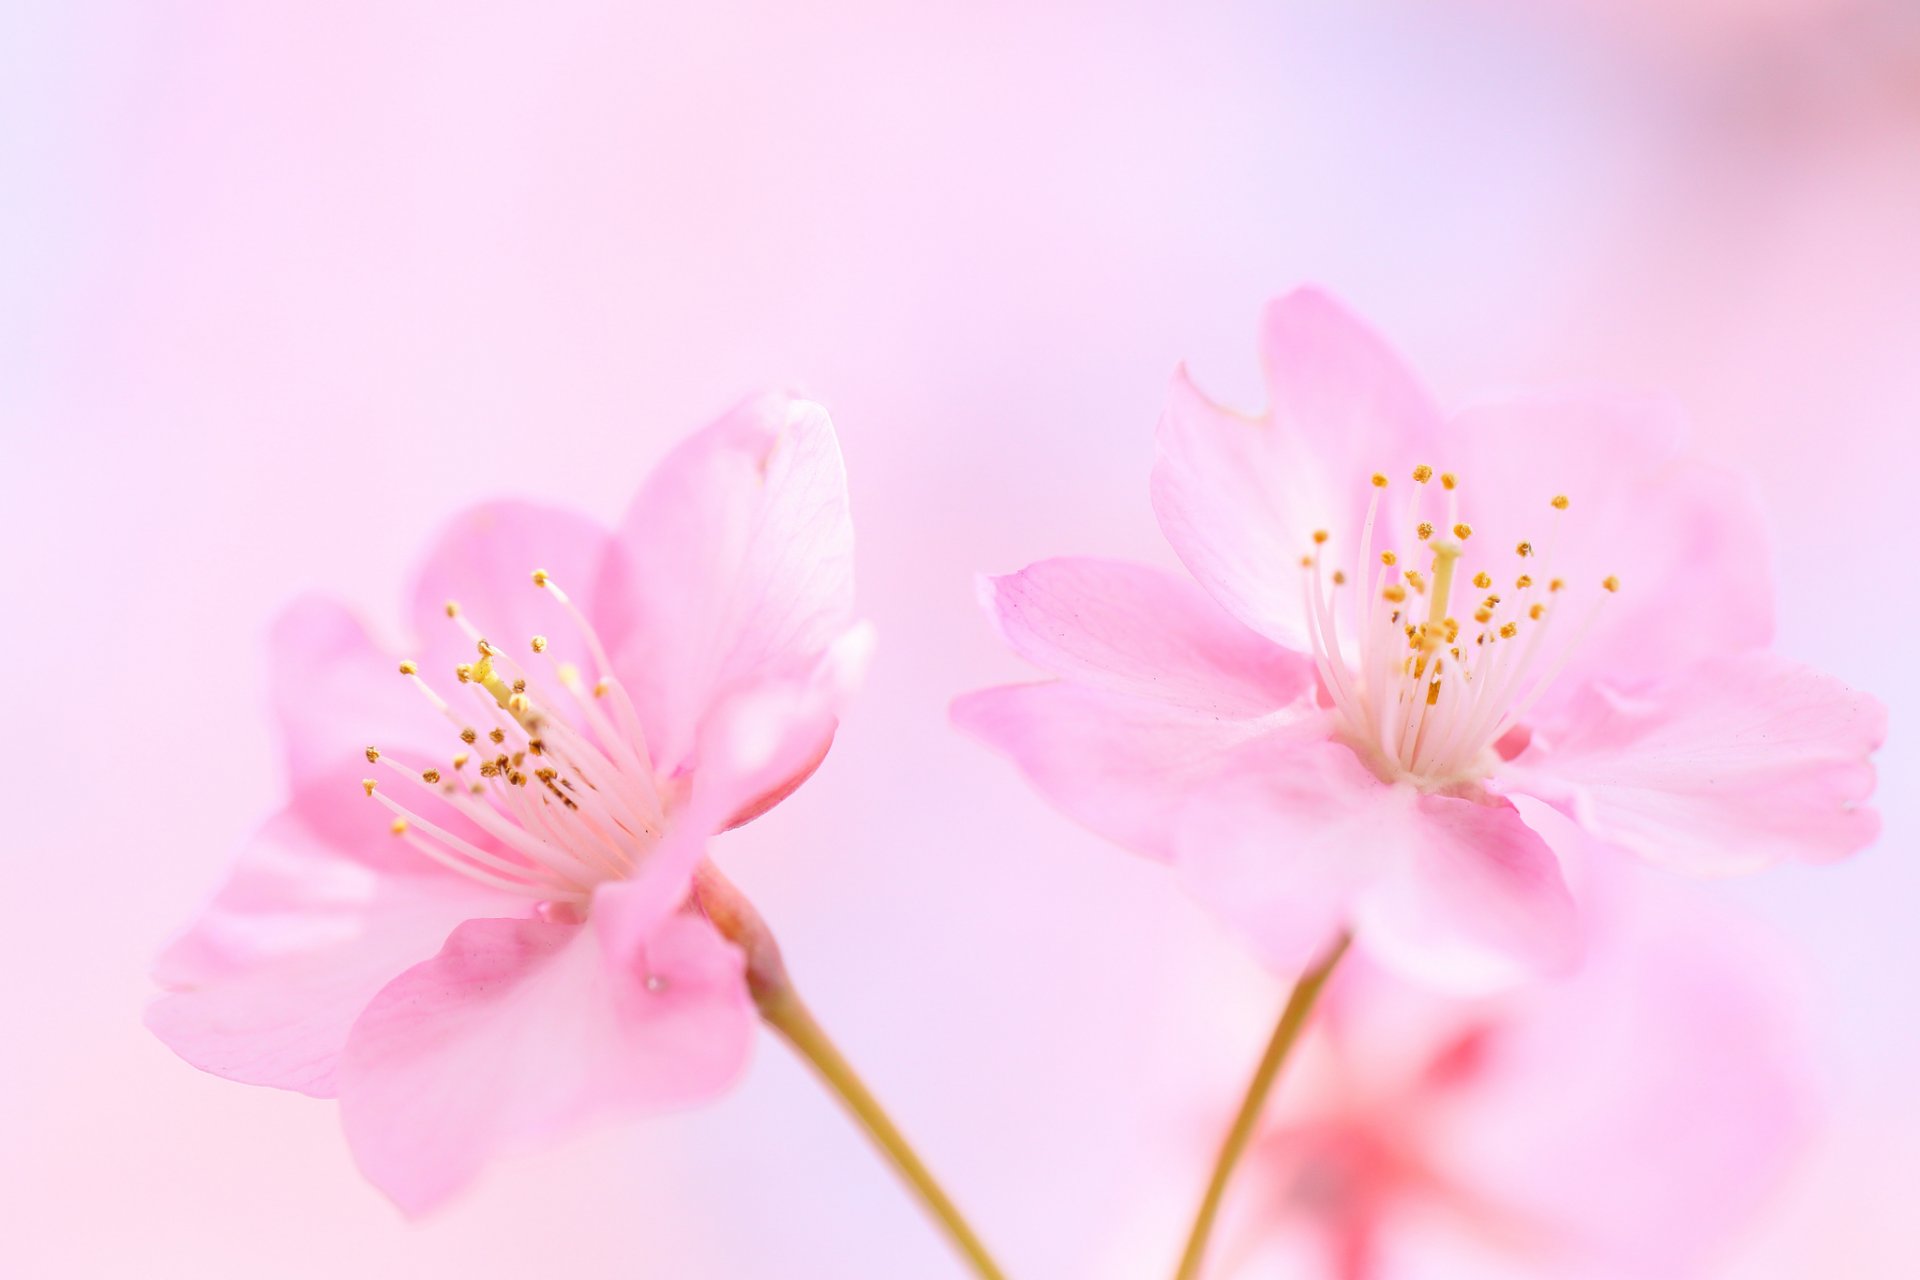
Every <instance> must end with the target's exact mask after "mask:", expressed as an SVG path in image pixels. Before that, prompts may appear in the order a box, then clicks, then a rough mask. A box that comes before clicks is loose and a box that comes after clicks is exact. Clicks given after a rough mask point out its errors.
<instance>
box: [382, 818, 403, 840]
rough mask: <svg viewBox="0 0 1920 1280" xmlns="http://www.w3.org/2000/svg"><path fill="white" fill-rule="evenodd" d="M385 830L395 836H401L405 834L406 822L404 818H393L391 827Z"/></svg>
mask: <svg viewBox="0 0 1920 1280" xmlns="http://www.w3.org/2000/svg"><path fill="white" fill-rule="evenodd" d="M387 830H389V831H391V832H393V834H395V835H397V836H403V835H405V834H407V820H406V819H405V818H395V819H394V820H393V825H392V826H390V827H388V828H387Z"/></svg>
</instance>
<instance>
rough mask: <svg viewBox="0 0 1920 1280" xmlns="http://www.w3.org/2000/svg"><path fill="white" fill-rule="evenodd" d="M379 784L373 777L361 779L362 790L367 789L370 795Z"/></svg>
mask: <svg viewBox="0 0 1920 1280" xmlns="http://www.w3.org/2000/svg"><path fill="white" fill-rule="evenodd" d="M379 785H380V784H379V783H377V782H375V781H374V780H373V779H372V778H362V779H360V789H361V790H362V791H365V792H366V793H367V794H368V795H372V794H373V789H374V788H375V787H377V786H379Z"/></svg>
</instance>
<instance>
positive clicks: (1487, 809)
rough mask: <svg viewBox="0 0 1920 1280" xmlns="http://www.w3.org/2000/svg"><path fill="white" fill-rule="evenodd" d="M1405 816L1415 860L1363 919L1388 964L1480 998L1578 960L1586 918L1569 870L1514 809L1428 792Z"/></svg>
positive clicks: (1389, 882)
mask: <svg viewBox="0 0 1920 1280" xmlns="http://www.w3.org/2000/svg"><path fill="white" fill-rule="evenodd" d="M1401 817H1402V819H1403V820H1405V821H1406V823H1407V825H1406V827H1405V828H1404V829H1403V832H1402V838H1403V839H1404V842H1405V849H1406V859H1405V862H1404V863H1403V864H1402V866H1401V867H1400V868H1399V869H1398V870H1397V872H1396V874H1394V875H1392V876H1387V877H1383V878H1382V879H1381V880H1380V881H1378V882H1377V883H1376V884H1374V885H1373V886H1371V887H1370V888H1369V889H1368V890H1367V892H1366V893H1365V894H1364V895H1363V896H1362V898H1361V900H1360V902H1359V903H1358V905H1357V908H1356V915H1355V927H1356V928H1357V929H1358V930H1359V933H1360V936H1361V937H1362V939H1364V940H1365V945H1366V946H1367V948H1368V949H1369V950H1370V951H1372V953H1373V954H1374V955H1375V956H1376V957H1377V958H1379V959H1380V960H1381V961H1382V962H1383V963H1385V964H1388V965H1391V966H1393V967H1395V968H1397V969H1398V970H1400V971H1401V972H1402V973H1403V974H1404V975H1406V976H1407V977H1410V978H1414V979H1417V980H1418V981H1421V982H1424V983H1426V984H1427V985H1429V986H1433V987H1436V988H1441V989H1445V990H1451V991H1456V992H1461V993H1474V992H1480V991H1491V990H1496V989H1499V988H1501V987H1505V986H1509V985H1511V984H1513V983H1516V982H1519V981H1522V980H1524V979H1526V978H1528V977H1532V976H1536V975H1541V974H1547V975H1552V974H1560V973H1565V972H1566V971H1568V970H1569V969H1570V968H1572V967H1573V965H1574V964H1575V963H1577V962H1578V960H1579V958H1580V951H1581V939H1580V925H1579V919H1578V913H1577V911H1576V910H1575V907H1574V903H1573V897H1572V895H1571V894H1570V893H1569V892H1568V891H1567V885H1566V881H1565V880H1564V878H1563V877H1562V875H1561V872H1560V865H1559V863H1558V862H1557V861H1556V860H1555V859H1554V856H1553V851H1552V849H1550V848H1549V847H1548V846H1547V844H1546V842H1545V841H1543V840H1542V839H1541V838H1540V837H1539V836H1538V835H1536V834H1535V833H1534V831H1533V830H1532V828H1530V827H1528V826H1527V824H1526V823H1525V822H1524V821H1522V820H1521V818H1520V815H1519V814H1518V813H1517V812H1516V811H1515V810H1514V808H1513V806H1512V805H1511V804H1509V803H1507V802H1506V801H1504V800H1500V799H1498V798H1495V797H1483V798H1480V799H1477V800H1469V799H1460V798H1456V797H1453V796H1442V795H1427V796H1421V797H1420V798H1419V800H1418V801H1416V802H1415V803H1414V805H1413V806H1412V807H1411V809H1409V810H1407V811H1404V812H1403V814H1402V815H1401Z"/></svg>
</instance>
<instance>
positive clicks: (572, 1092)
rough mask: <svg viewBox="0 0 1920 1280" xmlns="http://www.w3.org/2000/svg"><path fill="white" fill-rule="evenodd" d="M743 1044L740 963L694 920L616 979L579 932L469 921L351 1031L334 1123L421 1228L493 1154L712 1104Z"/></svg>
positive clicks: (747, 1007) (670, 924) (663, 936)
mask: <svg viewBox="0 0 1920 1280" xmlns="http://www.w3.org/2000/svg"><path fill="white" fill-rule="evenodd" d="M752 1031H753V1009H752V1004H751V1001H750V1000H749V999H748V996H747V992H746V986H745V982H744V979H743V977H742V960H741V956H740V952H739V951H738V950H737V949H736V948H735V947H734V946H732V945H731V944H730V943H728V942H726V941H725V940H724V939H722V938H721V937H720V936H719V934H717V933H716V932H715V931H714V929H713V927H712V926H711V925H710V924H708V923H707V922H706V921H705V920H703V919H700V918H698V917H695V916H690V915H678V916H673V917H671V918H669V919H667V920H666V921H664V922H663V923H661V924H660V925H659V926H658V927H657V928H656V929H655V930H654V931H653V933H652V934H651V936H650V937H649V938H648V939H647V940H646V943H645V947H644V950H643V952H642V953H641V954H640V955H639V956H638V957H637V959H636V962H635V963H633V964H627V965H614V964H610V963H608V959H607V957H606V955H605V954H604V952H603V949H602V944H601V939H600V937H599V933H598V931H597V930H596V929H595V928H594V927H593V926H591V925H573V924H556V923H549V922H546V921H542V920H475V921H471V922H469V923H467V924H464V925H462V926H461V927H460V928H458V929H457V930H455V931H454V933H453V935H452V936H451V937H450V938H448V939H447V943H446V946H445V947H444V948H443V949H442V950H441V952H440V953H439V954H438V955H437V956H434V957H433V958H431V959H429V960H427V961H425V962H424V963H422V964H419V965H417V966H415V967H414V968H412V969H410V970H409V971H407V972H406V973H405V974H404V975H402V976H401V977H399V978H398V979H396V980H395V981H394V982H392V983H391V984H389V985H388V986H387V987H386V989H385V990H383V991H382V992H381V993H380V994H379V995H378V996H377V997H376V998H375V999H374V1001H373V1003H372V1004H371V1005H370V1006H369V1007H368V1009H367V1011H366V1013H364V1014H363V1015H362V1016H361V1018H360V1020H359V1021H358V1022H357V1023H355V1024H354V1028H353V1033H352V1036H351V1038H350V1039H349V1042H348V1045H347V1051H346V1054H345V1056H344V1058H343V1060H342V1063H341V1068H340V1110H341V1119H342V1122H343V1124H344V1126H345V1128H346V1134H347V1141H348V1143H349V1144H350V1145H351V1146H352V1148H353V1153H354V1157H355V1159H356V1160H357V1161H358V1162H359V1164H360V1168H361V1170H362V1171H363V1172H364V1173H365V1174H366V1175H367V1177H368V1178H370V1179H371V1180H372V1181H373V1182H374V1183H375V1184H376V1185H377V1186H379V1187H380V1188H381V1189H382V1190H383V1191H385V1192H386V1193H387V1195H389V1196H390V1197H392V1199H393V1201H394V1202H395V1203H396V1204H397V1205H399V1206H400V1208H401V1209H402V1210H404V1211H405V1212H407V1213H410V1214H419V1213H424V1212H426V1211H427V1210H429V1209H432V1208H433V1207H435V1206H436V1205H438V1204H440V1203H442V1202H443V1201H444V1200H446V1199H447V1198H448V1197H449V1196H451V1195H452V1194H454V1193H455V1192H456V1191H458V1190H459V1189H460V1188H461V1187H463V1186H464V1185H466V1183H467V1182H468V1181H470V1180H471V1179H472V1177H473V1176H474V1175H475V1174H476V1173H477V1172H478V1171H479V1169H480V1167H481V1166H482V1165H483V1164H484V1163H485V1162H486V1161H487V1160H488V1159H489V1158H490V1157H491V1156H493V1155H495V1154H496V1153H501V1152H507V1151H513V1150H518V1149H522V1148H525V1147H527V1146H530V1145H533V1144H535V1143H537V1142H538V1141H540V1140H542V1139H545V1138H550V1137H552V1136H555V1135H557V1134H560V1133H564V1132H566V1131H568V1130H570V1129H572V1128H574V1127H576V1126H578V1125H580V1124H581V1123H583V1122H585V1121H587V1120H588V1119H590V1118H593V1117H595V1116H598V1115H602V1114H606V1113H609V1112H623V1111H624V1112H632V1111H648V1110H660V1109H668V1108H674V1107H680V1106H685V1105H689V1104H691V1103H694V1102H698V1101H702V1100H705V1099H707V1098H711V1097H713V1096H715V1095H717V1094H719V1093H721V1092H723V1091H724V1090H725V1089H727V1088H728V1087H729V1086H730V1085H731V1084H732V1083H733V1081H734V1080H735V1079H736V1078H737V1077H738V1075H739V1073H740V1070H741V1068H742V1067H743V1066H744V1064H745V1061H746V1056H747V1052H748V1049H749V1047H750V1046H751V1043H752Z"/></svg>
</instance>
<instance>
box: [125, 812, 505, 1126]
mask: <svg viewBox="0 0 1920 1280" xmlns="http://www.w3.org/2000/svg"><path fill="white" fill-rule="evenodd" d="M387 821H388V814H387V811H386V810H385V809H382V808H380V807H379V806H377V805H374V804H372V803H370V802H368V801H367V800H366V799H365V797H363V796H362V795H361V792H360V788H359V786H358V785H357V784H356V783H355V782H354V780H353V779H352V778H351V777H349V776H344V775H335V776H333V777H331V778H322V779H320V780H318V781H316V782H314V783H313V784H311V785H309V786H308V787H305V788H303V789H302V790H301V791H300V792H299V793H297V794H296V795H295V797H294V798H293V800H292V802H291V803H290V804H289V805H288V806H287V808H285V809H284V810H282V811H281V812H280V813H279V814H277V815H275V816H274V817H273V818H272V819H270V820H269V821H268V822H267V823H266V824H265V825H264V826H263V827H262V828H261V829H260V831H259V832H258V833H257V834H255V835H254V837H253V838H252V839H251V840H250V841H249V842H248V844H247V846H246V849H245V851H244V852H243V853H242V854H241V856H240V859H239V861H238V862H237V863H236V865H235V866H234V869H233V872H232V874H231V875H230V876H229V877H228V880H227V882H226V884H225V885H223V886H222V887H221V889H220V891H219V892H218V893H217V894H215V896H214V898H213V900H212V902H210V903H209V904H208V905H207V908H206V910H205V911H204V912H203V913H202V914H201V915H200V917H199V919H197V920H196V921H195V922H194V924H193V925H192V927H191V928H189V929H188V931H187V932H186V933H185V934H184V935H183V936H182V937H181V938H180V939H179V940H178V941H176V942H175V943H174V944H173V945H172V946H171V947H169V948H168V949H167V951H166V952H165V953H163V954H162V955H161V957H160V959H159V961H158V962H157V964H156V965H155V969H154V977H155V979H156V980H157V981H158V982H159V983H160V985H161V986H162V987H164V988H166V993H165V994H163V995H161V996H160V997H159V998H158V999H156V1000H155V1001H154V1003H153V1004H152V1005H151V1006H149V1008H148V1010H147V1025H148V1026H149V1027H150V1028H152V1030H153V1032H154V1034H156V1035H158V1036H159V1037H160V1038H161V1039H162V1040H163V1041H165V1042H166V1043H167V1045H168V1046H169V1047H171V1048H172V1049H173V1051H174V1052H175V1053H178V1054H179V1055H180V1056H181V1057H183V1058H185V1059H186V1060H187V1061H188V1062H191V1063H192V1064H193V1065H194V1066H196V1067H199V1068H200V1069H202V1070H203V1071H210V1072H212V1073H213V1074H215V1075H219V1076H225V1077H226V1078H228V1079H230V1080H239V1081H242V1082H244V1083H247V1084H264V1085H273V1086H275V1087H276V1088H282V1089H294V1090H298V1091H299V1092H301V1093H307V1094H312V1095H313V1096H315V1097H329V1096H331V1095H332V1093H333V1092H334V1072H335V1067H336V1065H337V1062H338V1059H339V1056H340V1052H341V1049H342V1048H343V1047H344V1046H345V1044H346V1041H347V1030H348V1028H349V1027H350V1026H352V1024H353V1021H354V1019H355V1018H357V1017H359V1016H360V1012H361V1010H363V1009H364V1008H365V1007H366V1006H367V1003H368V1002H369V1001H370V1000H372V999H373V997H374V995H375V993H376V992H378V991H379V990H380V988H382V987H383V986H385V985H386V984H387V983H388V982H390V981H391V980H392V979H393V978H394V977H395V976H396V975H398V974H400V973H401V972H403V971H405V970H406V969H407V968H408V967H410V966H412V965H414V964H417V963H418V962H420V961H421V960H423V959H425V958H427V957H428V956H431V955H432V954H433V953H434V952H435V951H436V950H438V949H439V947H440V944H441V942H442V941H444V940H445V938H446V936H447V934H448V933H449V932H451V931H452V930H453V929H454V927H455V926H457V925H458V924H460V922H462V921H463V920H467V919H470V918H472V917H475V916H504V915H524V914H525V913H526V912H527V910H528V903H527V901H526V900H524V899H521V898H517V897H514V896H511V895H509V894H505V893H499V892H496V891H494V890H492V889H489V888H487V887H485V886H483V885H480V884H476V883H474V882H473V881H470V880H467V879H465V878H463V877H461V876H458V875H454V874H452V873H450V872H446V871H443V870H441V869H440V868H438V867H437V866H435V865H434V864H433V863H432V862H430V861H428V860H426V859H425V858H422V857H419V856H417V855H415V854H414V853H412V852H411V851H410V850H408V849H407V848H406V847H405V846H404V845H401V844H400V843H399V842H397V841H395V840H394V839H393V838H392V836H391V835H389V834H388V832H387V829H386V828H387Z"/></svg>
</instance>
